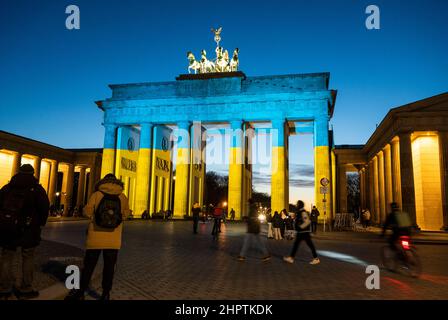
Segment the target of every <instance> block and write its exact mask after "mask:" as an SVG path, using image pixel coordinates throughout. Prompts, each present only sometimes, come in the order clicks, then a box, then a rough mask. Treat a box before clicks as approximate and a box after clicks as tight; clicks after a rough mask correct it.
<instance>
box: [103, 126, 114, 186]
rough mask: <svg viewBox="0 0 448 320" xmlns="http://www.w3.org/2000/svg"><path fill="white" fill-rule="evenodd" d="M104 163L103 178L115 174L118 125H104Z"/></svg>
mask: <svg viewBox="0 0 448 320" xmlns="http://www.w3.org/2000/svg"><path fill="white" fill-rule="evenodd" d="M104 127H105V133H104V147H103V161H102V165H101V178H104V176H105V175H106V174H108V173H114V172H115V149H116V141H117V125H115V124H104Z"/></svg>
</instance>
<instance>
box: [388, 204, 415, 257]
mask: <svg viewBox="0 0 448 320" xmlns="http://www.w3.org/2000/svg"><path fill="white" fill-rule="evenodd" d="M390 206H391V209H392V212H391V213H390V214H389V215H388V216H387V219H386V222H385V224H384V227H383V234H382V236H383V237H384V235H385V234H386V230H387V229H392V235H391V236H390V237H389V240H388V242H389V245H390V247H391V249H392V250H394V251H396V249H397V247H396V245H397V240H398V239H400V237H402V236H408V237H410V236H411V229H412V222H411V218H410V217H409V214H408V213H407V212H404V211H401V210H400V208H399V206H398V204H397V203H396V202H392V203H391V204H390Z"/></svg>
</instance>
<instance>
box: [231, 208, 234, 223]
mask: <svg viewBox="0 0 448 320" xmlns="http://www.w3.org/2000/svg"><path fill="white" fill-rule="evenodd" d="M230 220H231V221H235V210H233V208H232V210H230Z"/></svg>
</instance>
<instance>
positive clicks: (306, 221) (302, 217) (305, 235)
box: [283, 200, 320, 264]
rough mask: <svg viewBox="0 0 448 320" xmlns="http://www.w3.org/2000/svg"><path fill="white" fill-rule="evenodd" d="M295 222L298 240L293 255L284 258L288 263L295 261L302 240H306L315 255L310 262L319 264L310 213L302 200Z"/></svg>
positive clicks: (298, 203) (298, 204)
mask: <svg viewBox="0 0 448 320" xmlns="http://www.w3.org/2000/svg"><path fill="white" fill-rule="evenodd" d="M295 222H296V223H295V228H296V231H297V235H296V240H295V241H294V245H293V247H292V251H291V255H289V256H286V257H284V258H283V260H284V261H285V262H288V263H294V257H295V255H296V253H297V249H298V248H299V245H300V242H302V241H305V243H306V244H307V245H308V247H309V248H310V249H311V253H312V255H313V260H312V261H311V262H310V264H319V263H320V260H319V258H318V257H317V252H316V248H315V247H314V244H313V241H312V240H311V220H310V216H309V213H308V212H307V211H306V210H305V204H304V203H303V201H301V200H299V201H298V202H297V218H296V221H295Z"/></svg>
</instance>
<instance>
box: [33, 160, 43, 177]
mask: <svg viewBox="0 0 448 320" xmlns="http://www.w3.org/2000/svg"><path fill="white" fill-rule="evenodd" d="M41 164H42V159H41V158H40V157H35V158H34V166H33V167H34V176H35V177H36V179H37V181H39V180H40V166H41Z"/></svg>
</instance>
